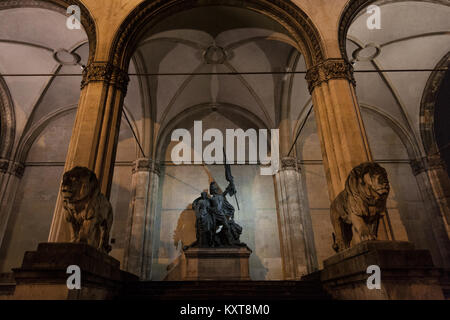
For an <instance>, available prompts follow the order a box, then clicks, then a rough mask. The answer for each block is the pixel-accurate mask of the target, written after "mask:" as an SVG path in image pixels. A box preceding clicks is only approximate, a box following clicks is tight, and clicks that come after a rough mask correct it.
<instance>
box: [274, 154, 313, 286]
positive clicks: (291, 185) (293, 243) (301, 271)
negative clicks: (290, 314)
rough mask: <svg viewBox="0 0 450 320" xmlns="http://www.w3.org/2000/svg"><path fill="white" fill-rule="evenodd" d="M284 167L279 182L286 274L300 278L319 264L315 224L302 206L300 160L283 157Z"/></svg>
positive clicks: (280, 223)
mask: <svg viewBox="0 0 450 320" xmlns="http://www.w3.org/2000/svg"><path fill="white" fill-rule="evenodd" d="M280 167H281V168H280V171H279V172H278V173H277V174H276V175H275V184H276V201H277V207H278V208H277V212H278V225H279V229H280V247H281V257H282V263H283V275H284V279H285V280H299V279H300V278H301V277H302V276H304V275H306V274H308V273H310V272H313V271H314V269H315V268H316V265H317V262H316V260H317V259H315V248H314V242H313V240H312V241H311V239H313V238H311V235H310V234H308V230H309V231H310V232H311V231H312V227H311V223H308V222H310V219H309V220H308V217H305V210H304V209H303V208H302V201H301V190H300V185H301V184H300V177H299V166H298V164H297V160H296V159H295V158H289V157H285V158H282V159H281V166H280Z"/></svg>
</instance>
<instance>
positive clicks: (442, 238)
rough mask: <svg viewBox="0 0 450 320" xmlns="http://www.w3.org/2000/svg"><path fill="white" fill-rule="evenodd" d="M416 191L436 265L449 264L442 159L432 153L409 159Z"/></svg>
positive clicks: (447, 183) (449, 215)
mask: <svg viewBox="0 0 450 320" xmlns="http://www.w3.org/2000/svg"><path fill="white" fill-rule="evenodd" d="M411 167H412V170H413V173H414V175H415V176H416V179H417V184H418V186H419V189H420V191H421V192H420V194H421V195H422V197H423V200H424V204H425V208H426V216H424V222H426V223H430V224H431V230H432V234H433V236H434V240H435V241H436V243H435V245H436V246H437V248H433V247H431V248H430V250H431V252H432V254H433V259H434V262H435V264H436V265H438V266H445V267H447V268H448V267H450V240H449V239H450V230H449V223H450V179H449V178H448V174H447V171H446V167H445V163H444V162H443V161H442V159H441V158H440V156H439V155H438V154H437V155H433V156H429V157H425V158H421V159H417V160H413V161H411Z"/></svg>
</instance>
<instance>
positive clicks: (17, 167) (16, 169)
mask: <svg viewBox="0 0 450 320" xmlns="http://www.w3.org/2000/svg"><path fill="white" fill-rule="evenodd" d="M10 170H11V173H12V174H14V175H15V176H16V177H18V178H22V177H23V174H24V173H25V165H24V164H23V163H19V162H13V163H12V167H11V169H10Z"/></svg>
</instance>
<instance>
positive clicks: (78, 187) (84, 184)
mask: <svg viewBox="0 0 450 320" xmlns="http://www.w3.org/2000/svg"><path fill="white" fill-rule="evenodd" d="M98 192H99V183H98V180H97V177H96V175H95V173H94V172H92V171H91V170H89V169H88V168H84V167H75V168H73V169H72V170H70V171H67V172H66V173H65V174H64V177H63V182H62V185H61V194H62V197H63V199H64V201H67V202H69V203H75V202H80V201H83V200H86V199H89V198H91V197H92V196H93V195H95V194H96V193H98Z"/></svg>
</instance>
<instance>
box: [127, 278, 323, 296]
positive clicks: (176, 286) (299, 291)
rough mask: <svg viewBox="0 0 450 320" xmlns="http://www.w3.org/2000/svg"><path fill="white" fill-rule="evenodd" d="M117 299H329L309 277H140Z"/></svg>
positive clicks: (319, 285) (320, 287)
mask: <svg viewBox="0 0 450 320" xmlns="http://www.w3.org/2000/svg"><path fill="white" fill-rule="evenodd" d="M119 299H124V300H130V299H133V300H134V299H151V300H224V299H232V300H254V301H266V300H270V301H285V300H329V299H330V297H329V295H328V294H326V293H325V292H324V290H323V289H322V286H321V284H320V283H319V282H313V281H223V282H219V281H186V282H178V281H177V282H175V281H142V282H138V283H132V284H129V285H128V286H127V287H126V288H125V289H124V290H123V292H122V294H121V296H120V297H119Z"/></svg>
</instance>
